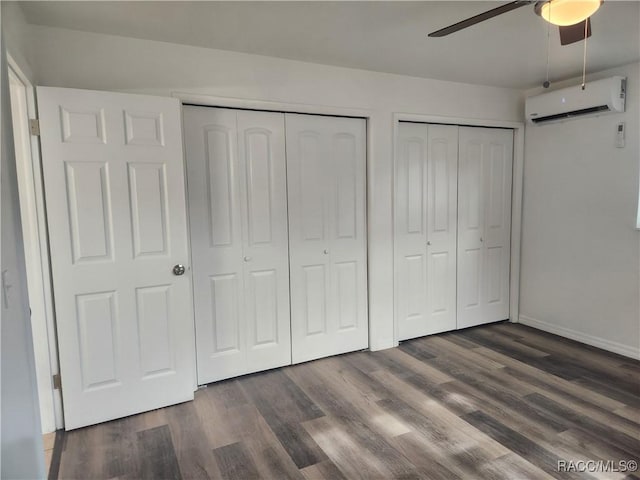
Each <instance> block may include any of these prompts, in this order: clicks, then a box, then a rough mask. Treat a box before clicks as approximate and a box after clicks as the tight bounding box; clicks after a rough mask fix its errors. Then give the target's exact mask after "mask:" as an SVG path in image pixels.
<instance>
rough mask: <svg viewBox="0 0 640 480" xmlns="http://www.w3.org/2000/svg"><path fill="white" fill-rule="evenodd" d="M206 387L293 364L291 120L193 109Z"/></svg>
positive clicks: (190, 144) (194, 229)
mask: <svg viewBox="0 0 640 480" xmlns="http://www.w3.org/2000/svg"><path fill="white" fill-rule="evenodd" d="M184 127H185V139H186V154H187V177H188V190H189V219H190V230H191V248H192V260H193V289H194V306H195V318H196V346H197V349H196V350H197V360H198V383H199V384H205V383H209V382H213V381H216V380H221V379H224V378H230V377H234V376H237V375H242V374H245V373H249V372H256V371H259V370H265V369H269V368H275V367H279V366H282V365H287V364H289V363H291V344H290V330H289V265H288V246H287V242H288V239H287V236H288V233H287V196H286V166H285V141H284V115H283V114H280V113H270V112H253V111H243V110H231V109H218V108H211V107H195V106H187V107H185V108H184Z"/></svg>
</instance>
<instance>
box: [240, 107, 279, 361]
mask: <svg viewBox="0 0 640 480" xmlns="http://www.w3.org/2000/svg"><path fill="white" fill-rule="evenodd" d="M237 121H238V156H239V160H240V162H239V167H240V168H239V170H238V171H239V173H240V176H241V182H240V183H241V186H240V189H241V192H242V196H243V199H244V200H243V202H242V203H243V208H242V209H241V218H242V224H243V228H244V235H243V252H244V256H243V260H244V262H243V263H244V265H243V275H244V281H245V286H244V292H243V297H242V298H243V299H244V300H243V301H244V302H245V304H246V305H247V308H246V310H245V316H246V322H247V332H246V334H245V335H246V337H245V338H246V346H247V353H246V355H247V367H246V368H247V370H246V371H247V372H256V371H259V370H265V369H268V368H275V367H280V366H282V365H289V364H290V363H291V329H290V317H291V314H290V304H289V238H288V237H289V235H288V225H287V170H286V156H285V139H284V135H285V134H284V115H283V114H281V113H270V112H251V111H238V120H237ZM261 332H262V333H261ZM266 332H269V333H268V335H267V336H266V337H263V335H264V334H265V333H266Z"/></svg>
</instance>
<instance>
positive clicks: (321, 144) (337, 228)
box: [286, 114, 368, 363]
mask: <svg viewBox="0 0 640 480" xmlns="http://www.w3.org/2000/svg"><path fill="white" fill-rule="evenodd" d="M286 129H287V135H286V141H287V182H288V195H289V245H290V263H291V332H292V359H293V362H294V363H299V362H304V361H307V360H312V359H314V358H320V357H326V356H329V355H335V354H339V353H344V352H349V351H354V350H360V349H363V348H366V347H367V346H368V322H367V317H368V316H367V278H366V277H367V266H366V258H367V255H366V225H365V218H366V192H365V185H366V183H365V181H366V123H365V121H364V120H362V119H354V118H337V117H324V116H313V115H295V114H286Z"/></svg>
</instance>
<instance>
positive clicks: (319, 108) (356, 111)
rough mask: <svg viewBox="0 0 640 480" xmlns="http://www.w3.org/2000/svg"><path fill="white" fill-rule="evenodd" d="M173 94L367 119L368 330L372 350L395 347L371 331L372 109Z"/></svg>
mask: <svg viewBox="0 0 640 480" xmlns="http://www.w3.org/2000/svg"><path fill="white" fill-rule="evenodd" d="M171 96H172V97H174V98H177V99H179V100H180V101H181V102H182V104H183V105H184V104H191V105H203V106H211V107H223V108H240V109H249V110H262V111H275V112H286V113H307V114H311V115H333V116H338V117H358V118H364V119H365V120H366V121H367V159H366V170H367V172H366V175H367V182H366V195H367V216H366V228H367V246H366V248H367V312H368V319H367V320H368V329H369V350H371V351H376V350H384V349H387V348H391V347H393V346H396V345H397V343H395V344H394V339H390V338H376V337H375V336H374V335H373V334H372V332H373V331H374V328H373V327H372V323H373V322H372V321H371V312H372V311H373V306H372V304H371V303H372V298H373V295H372V289H371V275H370V273H371V270H372V269H371V267H372V261H371V242H370V239H371V238H372V233H373V232H372V225H373V222H372V221H371V217H372V214H373V212H372V211H371V207H372V205H373V201H374V199H373V191H374V189H373V188H372V185H373V180H374V179H373V171H374V169H373V165H372V164H371V161H372V159H373V158H374V146H373V143H374V142H373V139H374V138H375V135H374V128H373V122H372V121H371V120H372V118H373V115H374V112H373V111H372V110H368V109H360V108H345V107H338V106H331V105H315V104H307V103H285V102H273V101H267V100H258V99H245V98H234V97H219V96H215V95H206V94H197V93H186V92H172V93H171Z"/></svg>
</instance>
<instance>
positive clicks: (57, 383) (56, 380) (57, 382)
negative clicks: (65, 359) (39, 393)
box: [53, 373, 62, 390]
mask: <svg viewBox="0 0 640 480" xmlns="http://www.w3.org/2000/svg"><path fill="white" fill-rule="evenodd" d="M53 389H54V390H62V380H61V379H60V374H59V373H56V374H55V375H54V376H53Z"/></svg>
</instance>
